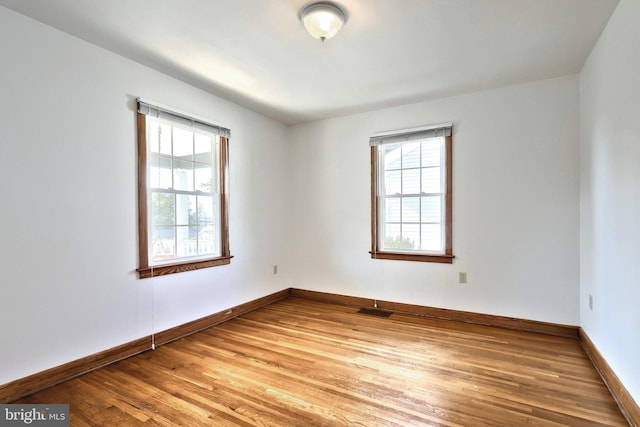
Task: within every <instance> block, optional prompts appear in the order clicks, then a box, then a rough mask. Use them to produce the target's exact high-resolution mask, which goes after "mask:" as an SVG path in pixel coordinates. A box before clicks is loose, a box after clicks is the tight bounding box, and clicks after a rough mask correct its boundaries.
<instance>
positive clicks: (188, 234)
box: [176, 226, 198, 257]
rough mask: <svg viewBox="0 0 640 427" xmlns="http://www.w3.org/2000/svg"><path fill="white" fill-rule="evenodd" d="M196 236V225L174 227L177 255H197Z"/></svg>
mask: <svg viewBox="0 0 640 427" xmlns="http://www.w3.org/2000/svg"><path fill="white" fill-rule="evenodd" d="M197 236H198V227H197V226H180V227H176V238H177V255H178V256H179V257H188V256H194V255H198V240H197Z"/></svg>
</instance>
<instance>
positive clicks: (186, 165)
mask: <svg viewBox="0 0 640 427" xmlns="http://www.w3.org/2000/svg"><path fill="white" fill-rule="evenodd" d="M173 188H174V189H175V190H182V191H193V163H192V162H185V161H183V160H175V158H174V160H173Z"/></svg>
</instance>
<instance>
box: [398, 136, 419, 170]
mask: <svg viewBox="0 0 640 427" xmlns="http://www.w3.org/2000/svg"><path fill="white" fill-rule="evenodd" d="M417 167H420V143H419V142H407V143H404V144H402V168H403V169H407V168H417Z"/></svg>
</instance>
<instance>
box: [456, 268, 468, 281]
mask: <svg viewBox="0 0 640 427" xmlns="http://www.w3.org/2000/svg"><path fill="white" fill-rule="evenodd" d="M458 283H467V273H466V272H464V271H461V272H459V273H458Z"/></svg>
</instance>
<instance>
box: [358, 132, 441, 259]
mask: <svg viewBox="0 0 640 427" xmlns="http://www.w3.org/2000/svg"><path fill="white" fill-rule="evenodd" d="M451 144H452V142H451V125H438V126H435V127H427V128H417V129H409V130H406V131H396V132H385V133H384V134H379V135H377V136H374V137H371V139H370V145H371V241H372V243H371V257H372V258H375V259H394V260H406V261H423V262H440V263H449V264H450V263H451V262H452V261H453V258H454V256H453V249H452V237H451V218H452V213H451V206H452V196H451V195H452V192H451V182H452V178H451V177H452V174H451V167H452V160H451V152H452V149H451Z"/></svg>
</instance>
